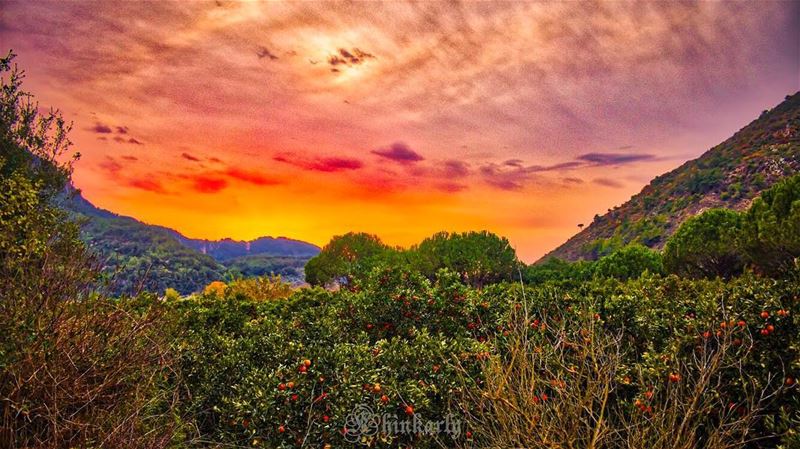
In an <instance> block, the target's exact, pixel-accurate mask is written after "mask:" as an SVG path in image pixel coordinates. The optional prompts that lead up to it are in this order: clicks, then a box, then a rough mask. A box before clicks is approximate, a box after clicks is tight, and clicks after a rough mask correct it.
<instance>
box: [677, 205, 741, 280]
mask: <svg viewBox="0 0 800 449" xmlns="http://www.w3.org/2000/svg"><path fill="white" fill-rule="evenodd" d="M741 232H742V215H741V214H740V213H739V212H736V211H732V210H728V209H711V210H708V211H706V212H703V213H702V214H700V215H698V216H696V217H692V218H690V219H688V220H686V221H685V222H684V223H683V224H682V225H681V226H680V227H679V228H678V230H677V231H676V232H675V234H673V235H672V237H670V239H669V240H668V241H667V244H666V246H665V248H664V267H665V268H666V270H667V271H668V272H670V273H674V274H678V275H681V276H686V277H691V278H701V277H707V278H714V277H723V278H730V277H732V276H735V275H737V274H740V273H741V272H742V270H743V269H744V257H743V255H742V251H741V250H740V248H739V244H738V243H737V242H738V240H739V235H740V234H741Z"/></svg>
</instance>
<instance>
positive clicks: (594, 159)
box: [575, 153, 655, 165]
mask: <svg viewBox="0 0 800 449" xmlns="http://www.w3.org/2000/svg"><path fill="white" fill-rule="evenodd" d="M575 159H576V160H578V161H582V162H588V163H590V164H594V165H624V164H630V163H632V162H641V161H647V160H651V159H655V156H654V155H652V154H637V153H587V154H583V155H581V156H578V157H577V158H575Z"/></svg>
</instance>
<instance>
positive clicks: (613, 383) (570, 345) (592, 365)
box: [462, 307, 779, 449]
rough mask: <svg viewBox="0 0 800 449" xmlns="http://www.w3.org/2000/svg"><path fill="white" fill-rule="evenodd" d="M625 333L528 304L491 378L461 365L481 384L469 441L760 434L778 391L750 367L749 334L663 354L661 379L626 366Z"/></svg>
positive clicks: (652, 440)
mask: <svg viewBox="0 0 800 449" xmlns="http://www.w3.org/2000/svg"><path fill="white" fill-rule="evenodd" d="M534 316H536V317H538V318H534ZM622 335H623V333H622V332H619V333H613V332H610V331H608V330H607V329H605V328H604V327H603V326H602V324H601V322H600V321H599V319H598V317H596V316H595V315H594V312H593V311H592V308H591V307H587V308H586V309H584V310H579V311H572V310H556V311H554V312H553V311H551V312H550V313H549V314H547V313H546V312H543V311H535V313H533V312H531V311H528V310H526V309H525V308H521V309H520V310H519V311H518V313H517V314H516V316H515V317H514V318H513V319H512V323H511V330H510V333H509V334H508V335H507V336H506V337H505V340H504V341H502V342H501V341H498V345H499V346H500V347H501V348H503V349H501V351H500V353H501V354H502V355H499V356H493V357H490V358H489V359H487V360H486V362H485V364H484V366H483V370H482V379H476V378H469V377H468V376H467V374H466V371H463V372H462V375H463V376H464V377H463V378H462V379H463V381H464V383H465V385H466V384H477V385H478V388H476V389H470V388H465V389H464V391H466V393H464V394H465V396H464V397H463V398H462V405H463V407H464V409H465V413H466V414H467V420H468V427H469V428H470V429H471V431H472V434H473V439H472V440H471V441H468V442H467V446H468V447H474V446H477V447H503V448H510V447H525V448H614V449H633V448H650V449H695V448H705V449H731V448H739V447H744V446H745V445H746V444H748V443H752V442H753V441H752V439H751V438H750V437H749V434H750V430H751V429H752V428H753V426H754V425H755V423H756V422H757V420H758V419H759V411H760V410H763V408H764V407H765V406H766V405H767V404H768V403H769V401H771V400H772V399H773V395H771V394H769V393H768V392H767V391H766V390H764V389H761V390H759V389H757V388H756V387H755V386H754V383H753V382H751V380H750V379H748V377H747V375H746V373H745V372H743V370H742V360H743V359H744V357H745V356H746V354H747V352H748V350H749V349H748V348H749V347H750V346H749V342H742V341H740V340H739V341H736V342H734V339H733V337H732V334H731V333H723V334H721V335H720V336H718V337H717V338H713V339H711V340H709V341H707V342H706V343H705V344H701V345H700V346H698V347H697V348H696V350H695V352H694V354H693V355H690V356H686V355H684V356H683V357H682V358H681V359H682V360H684V361H685V362H684V363H683V364H681V363H679V362H678V357H677V355H676V356H675V357H674V358H673V359H672V360H663V362H664V364H665V365H667V366H670V367H671V371H670V374H671V375H672V376H671V377H667V379H663V378H662V379H660V380H659V381H657V382H654V381H653V380H652V373H645V372H638V373H630V372H629V371H628V369H629V368H630V366H628V367H627V368H623V367H625V366H626V365H625V364H626V360H627V359H629V357H630V354H626V344H625V341H624V340H623V337H622ZM687 360H688V362H686V361H687ZM623 369H625V371H626V372H625V373H623V372H622V370H623ZM732 376H734V377H736V379H733V378H732ZM648 379H649V380H648ZM733 380H736V381H737V382H738V383H739V384H740V385H742V389H743V390H744V394H745V399H744V400H742V401H741V402H739V403H736V404H730V403H726V401H725V400H724V399H723V398H722V397H721V395H720V394H718V388H719V387H720V386H721V385H722V384H723V383H730V382H731V381H733ZM775 383H776V385H779V382H778V381H776V382H775ZM777 388H779V387H778V386H776V387H775V388H773V390H777Z"/></svg>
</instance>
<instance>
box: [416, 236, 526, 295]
mask: <svg viewBox="0 0 800 449" xmlns="http://www.w3.org/2000/svg"><path fill="white" fill-rule="evenodd" d="M411 259H412V264H413V265H414V267H415V268H416V269H417V270H419V271H420V272H421V273H422V274H424V275H426V276H428V277H429V278H433V277H434V276H435V274H436V272H437V271H439V270H440V269H442V268H446V269H448V270H451V271H454V272H456V273H458V274H459V276H460V277H461V280H462V282H464V283H466V284H469V285H471V286H473V287H481V286H483V285H486V284H489V283H494V282H500V281H506V280H512V279H514V278H518V274H517V270H518V269H519V267H520V262H519V260H518V259H517V254H516V251H514V248H512V247H511V244H510V243H509V242H508V239H506V238H504V237H499V236H497V235H496V234H492V233H490V232H488V231H481V232H464V233H448V232H440V233H437V234H434V235H433V236H432V237H429V238H427V239H425V240H423V241H422V242H421V243H420V244H419V245H417V246H416V247H414V248H412V250H411Z"/></svg>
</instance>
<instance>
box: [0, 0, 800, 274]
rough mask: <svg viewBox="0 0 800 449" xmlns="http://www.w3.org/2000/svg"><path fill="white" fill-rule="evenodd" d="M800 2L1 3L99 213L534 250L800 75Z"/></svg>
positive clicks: (746, 116) (4, 21)
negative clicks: (439, 238) (441, 234)
mask: <svg viewBox="0 0 800 449" xmlns="http://www.w3.org/2000/svg"><path fill="white" fill-rule="evenodd" d="M798 5H800V3H797V2H791V1H786V2H776V1H762V2H742V3H739V2H721V1H720V2H717V1H713V2H712V1H704V2H699V3H694V2H625V1H616V0H615V1H596V2H568V1H561V2H513V3H487V2H468V3H458V2H447V3H444V2H417V3H404V2H400V1H393V2H386V3H377V2H362V3H349V2H326V3H322V2H296V3H277V2H233V1H227V0H219V1H213V0H212V1H183V2H169V1H147V2H144V1H121V2H89V1H78V0H75V1H59V2H47V1H42V2H15V1H11V2H9V1H5V0H3V1H0V44H2V45H0V47H3V51H5V50H8V49H13V50H14V52H15V53H17V54H18V57H17V60H16V61H17V63H18V64H19V66H20V67H21V68H23V69H24V70H25V71H26V75H27V77H26V79H25V88H26V89H27V90H28V91H30V92H31V93H33V94H34V95H35V96H36V98H37V99H38V101H39V102H40V105H41V106H42V107H50V106H52V107H56V108H58V109H60V110H61V111H62V113H63V114H64V116H65V117H66V118H67V119H68V120H70V121H71V122H72V123H73V130H72V133H71V139H72V141H73V142H74V149H75V150H77V151H79V152H80V153H81V155H82V157H81V160H80V161H79V162H78V163H77V165H76V167H75V172H74V183H75V185H76V186H77V187H78V188H80V189H82V191H83V194H84V196H85V197H86V198H87V199H89V200H90V201H91V202H93V203H94V204H95V205H97V206H99V207H102V208H105V209H109V210H111V211H114V212H117V213H120V214H124V215H130V216H133V217H136V218H138V219H140V220H142V221H145V222H147V223H152V224H159V225H163V226H169V227H171V228H174V229H176V230H178V231H180V232H182V233H184V234H185V235H187V236H189V237H193V238H210V239H218V238H224V237H232V238H235V239H252V238H256V237H259V236H268V235H269V236H286V237H291V238H296V239H300V240H306V241H309V242H312V243H315V244H318V245H323V244H325V243H326V242H327V241H328V240H329V239H330V238H331V237H332V236H334V235H339V234H343V233H346V232H349V231H364V232H369V233H374V234H377V235H378V236H380V237H381V238H382V239H383V240H384V241H385V242H387V243H390V244H393V245H403V246H408V245H411V244H413V243H416V242H419V241H420V240H422V239H423V238H424V237H426V236H429V235H431V234H433V233H435V232H437V231H442V230H446V231H466V230H482V229H487V230H490V231H492V232H496V233H498V234H500V235H503V236H506V237H508V238H509V240H510V241H511V244H512V245H513V246H514V247H515V249H516V250H517V253H518V254H519V255H520V257H521V258H522V259H523V260H525V261H527V262H532V261H534V260H536V259H537V258H538V257H540V256H542V255H543V254H545V253H546V252H548V251H549V250H551V249H553V248H555V247H556V246H558V245H559V244H561V243H562V242H564V241H565V240H566V239H567V238H569V237H570V236H571V235H573V234H574V233H576V232H577V231H578V224H581V223H586V224H588V223H591V221H592V217H593V216H594V215H595V214H602V213H604V212H605V211H606V210H607V209H609V208H611V207H613V206H615V205H618V204H621V203H623V202H624V201H626V200H627V199H629V198H630V196H631V195H633V194H635V193H637V192H638V191H639V190H641V188H642V187H644V186H645V185H647V183H648V182H649V181H650V180H651V179H652V178H653V177H654V176H656V175H659V174H661V173H664V172H666V171H669V170H671V169H673V168H675V167H677V166H679V165H680V164H682V163H683V162H684V161H686V160H689V159H693V158H696V157H698V156H699V155H700V154H702V153H703V152H705V151H706V150H708V149H709V148H711V147H712V146H714V145H716V144H717V143H719V142H721V141H723V140H724V139H726V138H727V137H729V136H730V135H731V134H733V133H734V132H735V131H737V130H738V129H740V128H742V127H743V126H745V125H746V124H747V123H748V122H750V121H751V120H753V119H755V118H756V117H757V116H758V115H759V113H760V112H761V111H762V110H764V109H767V108H770V107H773V106H774V105H776V104H778V103H779V102H780V101H782V100H783V98H784V96H786V95H787V94H790V93H794V92H796V91H798V90H799V89H800V6H798Z"/></svg>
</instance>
